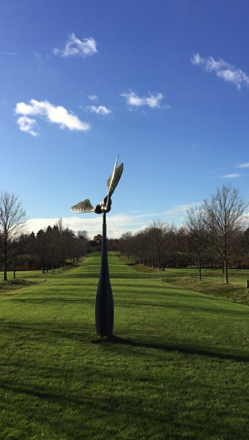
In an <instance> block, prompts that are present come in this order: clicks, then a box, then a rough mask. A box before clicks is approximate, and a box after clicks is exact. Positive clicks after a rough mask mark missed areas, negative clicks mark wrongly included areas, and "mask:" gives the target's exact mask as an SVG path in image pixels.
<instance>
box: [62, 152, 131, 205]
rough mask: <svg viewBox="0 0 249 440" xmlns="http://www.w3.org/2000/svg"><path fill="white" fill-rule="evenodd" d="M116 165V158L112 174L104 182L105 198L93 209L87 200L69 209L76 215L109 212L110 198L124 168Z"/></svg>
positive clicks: (121, 165)
mask: <svg viewBox="0 0 249 440" xmlns="http://www.w3.org/2000/svg"><path fill="white" fill-rule="evenodd" d="M117 164H118V156H117V159H116V161H115V164H114V168H113V172H112V174H111V176H110V177H109V179H108V180H107V182H106V184H107V189H108V194H107V196H106V197H105V198H104V199H103V200H102V201H101V202H100V203H99V204H98V205H96V206H95V207H93V206H92V204H91V202H90V200H89V199H86V200H84V201H83V202H80V203H78V204H77V205H74V206H72V208H71V209H72V211H73V212H76V213H77V214H85V213H88V212H95V214H104V213H107V212H109V211H110V210H111V205H112V201H111V196H112V194H113V193H114V190H115V189H116V187H117V185H118V182H119V180H120V177H121V176H122V172H123V167H124V166H123V164H122V163H121V164H120V165H119V166H118V167H117Z"/></svg>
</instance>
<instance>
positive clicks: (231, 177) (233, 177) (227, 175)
mask: <svg viewBox="0 0 249 440" xmlns="http://www.w3.org/2000/svg"><path fill="white" fill-rule="evenodd" d="M236 177H240V174H226V175H225V176H221V177H220V179H223V178H228V179H235V178H236Z"/></svg>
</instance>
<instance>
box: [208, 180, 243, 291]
mask: <svg viewBox="0 0 249 440" xmlns="http://www.w3.org/2000/svg"><path fill="white" fill-rule="evenodd" d="M247 207H248V202H247V201H246V200H245V199H244V198H243V197H241V196H240V193H239V190H238V189H235V188H232V187H231V185H223V186H222V188H221V189H219V188H217V190H216V193H215V194H213V195H212V196H211V200H206V199H205V200H204V202H203V210H204V212H205V214H206V220H205V221H206V225H207V228H208V232H209V238H210V240H211V241H212V245H213V248H214V249H215V251H216V253H217V254H218V255H219V257H220V258H221V260H222V261H223V267H224V283H225V284H227V283H228V260H229V258H231V256H232V254H233V247H234V245H235V241H236V236H237V232H238V231H239V230H242V229H243V227H244V221H243V214H244V212H245V210H246V208H247Z"/></svg>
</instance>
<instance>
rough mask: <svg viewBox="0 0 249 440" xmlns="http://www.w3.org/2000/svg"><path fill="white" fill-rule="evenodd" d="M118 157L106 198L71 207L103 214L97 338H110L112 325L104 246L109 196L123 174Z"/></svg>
mask: <svg viewBox="0 0 249 440" xmlns="http://www.w3.org/2000/svg"><path fill="white" fill-rule="evenodd" d="M117 164H118V157H117V159H116V161H115V164H114V169H113V172H112V174H111V176H110V177H109V179H108V180H107V189H108V194H107V196H106V197H105V198H104V199H103V200H102V201H101V202H100V203H99V204H98V205H96V206H95V207H93V206H92V204H91V202H90V200H89V199H86V200H84V201H83V202H80V203H78V204H77V205H75V206H72V208H71V209H72V211H73V212H76V213H77V214H84V213H89V212H95V214H103V225H102V258H101V268H100V275H99V285H98V290H97V295H96V303H95V323H96V331H97V335H98V336H101V337H103V336H110V335H112V333H113V323H114V306H113V296H112V288H111V283H110V279H109V268H108V258H107V244H106V214H107V213H108V212H109V211H110V210H111V204H112V201H111V196H112V194H113V192H114V190H115V188H116V187H117V185H118V182H119V180H120V177H121V175H122V172H123V164H122V163H121V164H120V165H119V166H117Z"/></svg>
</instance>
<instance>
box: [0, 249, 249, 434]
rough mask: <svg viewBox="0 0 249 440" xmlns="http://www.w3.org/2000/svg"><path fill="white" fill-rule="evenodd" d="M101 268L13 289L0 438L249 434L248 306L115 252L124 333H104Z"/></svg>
mask: <svg viewBox="0 0 249 440" xmlns="http://www.w3.org/2000/svg"><path fill="white" fill-rule="evenodd" d="M99 266H100V257H99V255H98V254H96V255H93V256H91V257H89V258H88V259H87V260H86V262H85V263H84V264H83V265H82V266H80V267H78V268H76V269H72V270H70V271H68V272H65V273H61V274H60V273H59V274H57V275H54V276H53V275H47V276H45V277H44V276H43V277H40V280H41V279H42V281H43V282H42V283H40V284H34V285H33V286H32V287H28V288H27V287H24V288H22V289H20V290H18V291H14V292H13V293H11V294H4V295H2V296H1V298H0V325H1V338H0V352H1V356H0V371H1V378H0V439H4V440H5V439H18V440H22V439H25V440H26V439H40V438H42V439H48V440H54V439H56V440H64V439H70V440H71V439H103V440H106V439H118V440H119V439H127V440H128V439H129V440H133V439H167V440H170V439H193V440H198V439H204V440H207V439H212V440H229V439H240V440H243V439H248V432H249V424H248V412H249V379H248V361H249V350H248V344H249V331H248V318H249V308H248V306H246V305H241V304H235V303H234V302H232V301H227V300H225V299H217V298H214V297H211V296H210V295H209V296H207V295H203V294H200V293H198V292H193V291H192V290H191V289H190V290H183V289H180V288H179V287H178V286H176V285H174V283H173V284H172V283H171V284H168V283H165V282H162V277H165V275H164V274H163V276H162V273H156V271H155V272H151V271H143V270H140V271H136V270H134V268H132V267H128V266H126V265H124V263H123V262H122V261H121V260H118V259H117V257H116V256H115V255H110V256H109V266H110V277H111V283H112V288H113V295H114V303H115V329H114V333H115V335H116V339H115V340H114V341H112V342H110V341H109V342H108V341H99V340H98V339H97V338H96V336H95V329H94V304H95V294H96V289H97V283H98V274H99ZM167 276H168V275H167ZM36 281H37V280H36ZM171 281H172V280H171Z"/></svg>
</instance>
